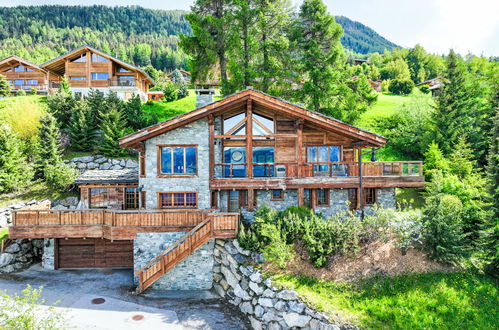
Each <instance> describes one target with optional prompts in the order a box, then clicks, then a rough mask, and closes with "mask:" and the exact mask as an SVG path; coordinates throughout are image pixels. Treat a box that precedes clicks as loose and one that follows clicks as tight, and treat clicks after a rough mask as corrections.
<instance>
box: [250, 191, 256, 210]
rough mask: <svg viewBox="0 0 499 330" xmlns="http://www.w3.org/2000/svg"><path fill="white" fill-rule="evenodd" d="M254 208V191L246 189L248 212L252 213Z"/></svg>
mask: <svg viewBox="0 0 499 330" xmlns="http://www.w3.org/2000/svg"><path fill="white" fill-rule="evenodd" d="M254 207H255V190H254V189H248V211H250V212H252V211H253V210H254Z"/></svg>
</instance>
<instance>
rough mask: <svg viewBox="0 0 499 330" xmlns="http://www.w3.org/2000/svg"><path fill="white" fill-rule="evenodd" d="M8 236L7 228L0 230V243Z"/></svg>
mask: <svg viewBox="0 0 499 330" xmlns="http://www.w3.org/2000/svg"><path fill="white" fill-rule="evenodd" d="M8 236H9V228H8V227H5V228H0V242H1V241H3V240H4V239H6V238H7V237H8Z"/></svg>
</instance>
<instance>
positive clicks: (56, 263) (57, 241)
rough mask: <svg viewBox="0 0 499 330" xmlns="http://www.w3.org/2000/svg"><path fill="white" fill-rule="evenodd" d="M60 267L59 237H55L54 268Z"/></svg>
mask: <svg viewBox="0 0 499 330" xmlns="http://www.w3.org/2000/svg"><path fill="white" fill-rule="evenodd" d="M44 244H45V243H44ZM58 269H59V239H58V238H54V270H58Z"/></svg>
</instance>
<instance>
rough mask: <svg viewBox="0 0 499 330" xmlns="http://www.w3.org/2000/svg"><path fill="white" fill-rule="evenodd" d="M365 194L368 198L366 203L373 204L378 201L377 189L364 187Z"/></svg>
mask: <svg viewBox="0 0 499 330" xmlns="http://www.w3.org/2000/svg"><path fill="white" fill-rule="evenodd" d="M364 196H365V200H366V205H373V204H375V203H376V189H375V188H366V189H364Z"/></svg>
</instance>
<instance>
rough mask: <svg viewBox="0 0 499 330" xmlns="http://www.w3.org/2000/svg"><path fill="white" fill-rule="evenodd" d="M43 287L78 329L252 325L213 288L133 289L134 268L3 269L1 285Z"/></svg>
mask: <svg viewBox="0 0 499 330" xmlns="http://www.w3.org/2000/svg"><path fill="white" fill-rule="evenodd" d="M27 284H30V285H31V286H32V287H36V288H37V287H39V286H43V287H44V289H43V293H42V298H43V299H45V305H51V304H53V303H54V302H56V301H58V303H57V305H56V308H57V309H61V310H64V311H65V313H66V315H67V316H68V321H69V323H68V328H73V329H74V328H76V329H148V330H153V329H248V328H249V325H248V323H247V318H246V317H245V316H244V315H242V314H241V313H240V312H239V311H238V310H237V309H235V307H234V306H232V305H230V304H227V303H226V302H225V301H224V300H222V299H220V298H219V297H218V296H217V295H216V294H215V293H213V292H211V291H163V292H155V291H146V292H145V293H144V294H141V295H138V296H137V295H134V294H133V293H132V285H133V283H132V271H131V270H129V269H84V270H83V269H78V270H76V269H75V270H57V271H50V270H45V269H43V268H42V267H41V266H40V264H35V265H34V266H32V267H31V268H29V269H27V270H24V271H22V272H19V273H12V274H0V290H2V291H6V293H7V294H9V295H13V294H19V293H20V292H21V290H22V289H24V288H25V287H26V285H27Z"/></svg>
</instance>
